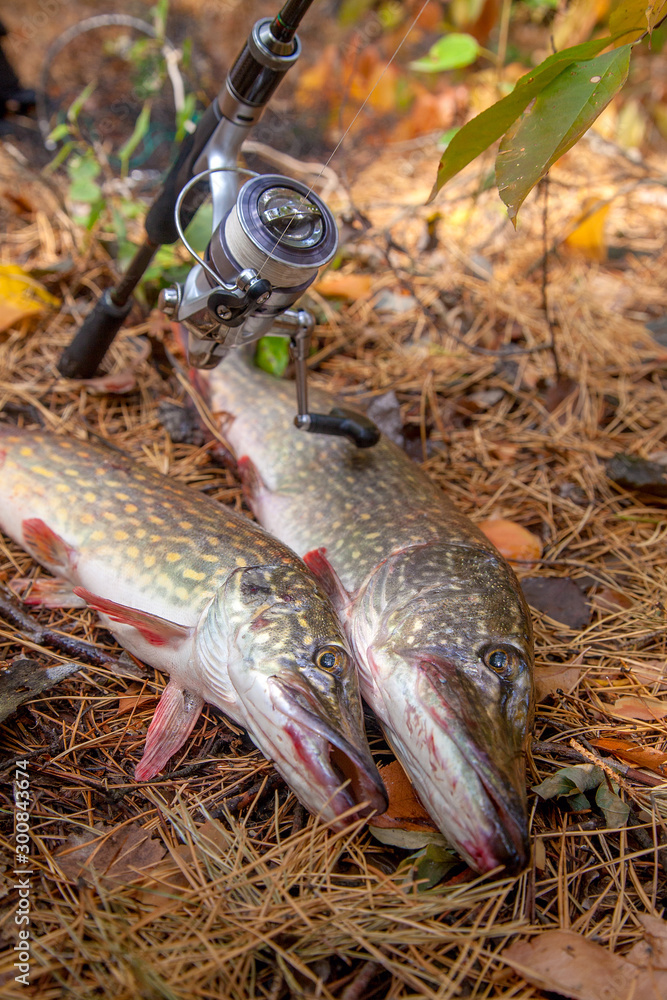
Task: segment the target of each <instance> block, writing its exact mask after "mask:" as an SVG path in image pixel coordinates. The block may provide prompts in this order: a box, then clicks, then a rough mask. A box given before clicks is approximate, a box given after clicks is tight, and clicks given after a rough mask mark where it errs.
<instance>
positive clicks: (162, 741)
mask: <svg viewBox="0 0 667 1000" xmlns="http://www.w3.org/2000/svg"><path fill="white" fill-rule="evenodd" d="M203 707H204V699H203V698H200V697H199V696H198V695H196V694H192V692H191V691H186V690H185V689H184V688H182V687H180V685H178V684H176V682H175V681H169V683H168V684H167V686H166V688H165V689H164V691H163V692H162V697H161V698H160V701H159V702H158V706H157V708H156V709H155V715H154V716H153V721H152V722H151V724H150V726H149V727H148V732H147V734H146V746H145V748H144V753H143V756H142V758H141V760H140V761H139V763H138V764H137V766H136V768H135V770H134V776H135V778H136V779H137V781H148V779H149V778H154V777H155V775H156V774H159V772H160V771H161V770H162V768H163V767H164V766H165V765H166V763H167V761H168V760H169V758H170V757H173V755H174V754H175V753H176V751H177V750H179V749H180V748H181V747H182V746H183V744H184V743H185V741H186V740H187V738H188V736H189V735H190V733H191V732H192V730H193V728H194V724H195V722H196V721H197V719H198V718H199V713H200V712H201V710H202V708H203Z"/></svg>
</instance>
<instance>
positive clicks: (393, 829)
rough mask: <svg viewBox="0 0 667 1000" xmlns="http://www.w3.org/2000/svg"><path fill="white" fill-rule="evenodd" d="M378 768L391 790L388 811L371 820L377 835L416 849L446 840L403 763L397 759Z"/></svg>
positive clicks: (373, 832) (399, 845)
mask: <svg viewBox="0 0 667 1000" xmlns="http://www.w3.org/2000/svg"><path fill="white" fill-rule="evenodd" d="M378 770H379V772H380V776H381V777H382V780H383V781H384V784H385V788H386V789H387V795H388V797H389V804H388V806H387V810H386V812H384V813H382V815H381V816H373V817H372V818H371V819H370V820H369V822H368V826H369V829H370V831H371V833H372V834H373V836H375V837H376V838H377V839H378V840H380V841H381V842H382V843H383V844H394V845H396V846H398V847H405V848H410V849H412V850H415V849H417V848H418V847H423V846H424V845H425V844H428V843H433V842H434V841H438V842H444V838H443V837H442V835H441V834H440V833H439V832H438V828H437V826H436V825H435V823H434V822H433V820H432V819H431V817H430V816H429V814H428V813H427V812H426V810H425V809H424V807H423V805H422V804H421V802H420V801H419V799H418V797H417V793H416V792H415V790H414V788H413V787H412V785H411V784H410V779H409V778H408V776H407V774H406V773H405V771H404V770H403V768H402V766H401V765H400V764H399V762H398V761H397V760H394V761H392V763H391V764H387V765H386V767H380V768H378Z"/></svg>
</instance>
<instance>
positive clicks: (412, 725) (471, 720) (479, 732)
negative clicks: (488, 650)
mask: <svg viewBox="0 0 667 1000" xmlns="http://www.w3.org/2000/svg"><path fill="white" fill-rule="evenodd" d="M401 659H402V662H403V664H404V665H405V666H408V664H409V669H408V671H407V672H406V671H405V670H403V671H400V670H399V671H398V673H400V674H402V679H401V680H397V684H398V685H399V687H397V689H395V690H391V691H389V690H386V691H385V693H384V697H383V701H384V709H385V713H386V714H385V715H384V717H383V719H382V721H383V722H384V723H385V724H386V729H385V732H386V735H387V739H388V741H389V743H390V744H391V746H392V747H393V749H394V750H395V752H396V756H397V757H398V758H399V759H400V760H401V762H402V763H403V765H404V768H405V770H406V772H407V774H408V776H409V777H410V779H411V781H412V783H413V784H414V786H415V788H416V790H417V792H418V794H419V797H420V799H421V801H422V804H423V805H424V808H425V809H426V810H427V811H428V812H429V814H430V815H431V818H432V819H433V821H434V822H435V824H436V825H437V826H438V828H439V829H440V830H441V832H442V833H443V834H444V836H445V837H446V838H447V839H448V840H449V841H450V843H452V844H453V846H454V847H455V848H456V850H457V851H458V852H459V853H460V854H461V855H462V857H463V858H464V859H465V860H466V861H467V862H468V864H469V865H470V866H471V867H472V868H474V869H475V871H478V872H482V873H484V872H489V871H491V870H492V869H496V868H500V867H502V868H504V869H505V870H506V872H507V873H508V874H515V873H518V872H519V871H521V869H522V868H524V867H525V865H526V863H527V860H528V857H529V844H530V841H529V835H528V815H527V808H526V799H525V777H524V763H523V754H522V752H521V747H522V742H523V741H522V733H521V727H520V726H515V725H514V724H513V723H512V720H511V717H507V714H506V713H503V712H502V711H499V712H498V713H493V712H490V711H489V706H488V704H487V703H486V702H485V698H484V693H483V692H476V691H475V690H474V686H473V685H472V684H466V683H459V682H457V676H456V672H455V670H454V666H453V664H451V663H448V662H447V661H446V660H445V658H444V657H443V658H438V660H437V662H434V661H435V659H436V658H435V657H431V656H429V657H424V656H420V655H418V654H417V655H416V656H415V655H414V654H412V656H410V655H404V656H403V657H402V658H401ZM399 694H400V697H399Z"/></svg>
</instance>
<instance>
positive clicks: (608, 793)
mask: <svg viewBox="0 0 667 1000" xmlns="http://www.w3.org/2000/svg"><path fill="white" fill-rule="evenodd" d="M612 789H613V790H612ZM617 791H618V785H615V784H614V785H612V788H610V787H609V785H608V784H607V782H606V781H603V782H601V784H600V786H599V788H598V790H597V792H596V795H595V802H596V805H598V806H599V807H600V809H601V810H602V812H603V813H604V818H605V819H606V821H607V826H608V827H610V828H611V829H613V830H615V829H617V828H618V827H619V826H625V824H626V823H627V821H628V816H629V815H630V806H628V805H626V803H625V802H623V800H622V799H621V798H620V797H619V796H618V795H617V794H616V793H617Z"/></svg>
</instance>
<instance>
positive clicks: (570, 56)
mask: <svg viewBox="0 0 667 1000" xmlns="http://www.w3.org/2000/svg"><path fill="white" fill-rule="evenodd" d="M611 42H612V39H611V38H608V37H607V38H595V39H593V40H592V41H590V42H584V44H583V45H574V46H572V48H569V49H563V50H562V52H556V53H554V55H551V56H549V58H548V59H545V60H544V62H543V63H540V65H539V66H537V67H536V68H535V69H534V70H531V71H530V73H526V74H525V76H522V77H521V79H520V80H518V81H517V85H516V87H515V88H514V90H513V91H512V93H511V94H508V95H507V97H503V99H502V100H501V101H497V102H496V103H495V104H492V105H491V107H490V108H487V109H486V111H482V113H481V114H479V115H477V117H476V118H473V119H472V121H469V122H468V123H467V124H466V125H464V126H463V128H462V129H460V130H459V131H458V132H457V134H456V135H455V136H454V138H453V139H452V141H451V142H450V144H449V146H448V147H447V149H446V150H445V152H444V154H443V157H442V159H441V160H440V166H439V168H438V176H437V178H436V181H435V184H434V186H433V190H432V191H431V194H430V197H429V201H432V200H433V198H434V197H435V196H436V194H437V193H438V191H439V190H440V188H441V187H442V186H443V185H444V184H446V183H447V181H448V180H450V179H451V178H452V177H454V175H455V174H457V173H458V172H459V170H462V169H463V168H464V167H466V166H467V165H468V164H469V163H471V162H472V160H474V159H475V157H476V156H479V154H480V153H483V152H484V150H485V149H488V147H489V146H490V145H491V144H492V143H493V142H495V141H496V140H497V139H499V138H500V137H501V135H503V133H505V132H506V131H507V129H508V128H509V127H510V125H511V124H512V123H513V122H514V121H516V119H517V118H518V116H519V115H520V114H521V113H522V112H523V111H525V109H526V108H527V107H528V105H529V103H530V102H531V101H532V100H533V98H534V97H536V96H537V95H538V94H539V93H540V91H542V90H544V88H545V87H546V86H548V84H549V83H551V81H552V80H554V79H555V78H556V77H557V76H558V75H559V74H560V73H562V71H563V69H564V68H565V67H566V66H569V65H571V64H572V63H575V62H576V61H577V60H582V59H591V57H592V56H596V55H597V54H598V52H601V51H602V49H605V48H607V46H608V45H610V44H611Z"/></svg>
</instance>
